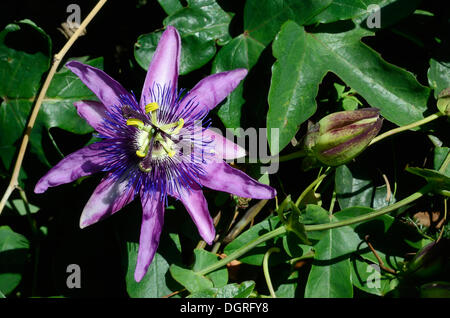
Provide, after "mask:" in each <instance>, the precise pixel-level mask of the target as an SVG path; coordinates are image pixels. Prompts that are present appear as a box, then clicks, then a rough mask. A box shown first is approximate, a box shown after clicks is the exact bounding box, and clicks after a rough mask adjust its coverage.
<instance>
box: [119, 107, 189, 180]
mask: <svg viewBox="0 0 450 318" xmlns="http://www.w3.org/2000/svg"><path fill="white" fill-rule="evenodd" d="M158 108H159V105H158V104H157V103H150V104H148V105H146V106H145V112H146V113H147V114H149V115H150V116H149V117H150V118H151V122H150V123H148V124H145V123H144V122H143V121H142V120H140V119H137V118H128V119H127V125H128V126H134V127H136V128H137V129H138V130H139V133H138V134H137V136H136V143H137V146H138V149H137V150H136V155H137V156H138V157H139V158H150V159H163V158H165V157H167V156H169V157H170V158H172V157H173V156H174V155H175V154H176V152H177V147H176V143H175V142H176V141H177V138H176V137H175V136H176V135H178V134H179V133H180V130H181V129H182V128H183V125H184V120H183V118H180V119H178V121H176V122H174V123H169V124H160V123H159V122H158V120H157V116H156V115H157V114H156V111H157V110H158ZM139 167H140V169H141V170H142V171H144V172H149V171H150V170H151V167H144V166H143V165H142V164H140V165H139Z"/></svg>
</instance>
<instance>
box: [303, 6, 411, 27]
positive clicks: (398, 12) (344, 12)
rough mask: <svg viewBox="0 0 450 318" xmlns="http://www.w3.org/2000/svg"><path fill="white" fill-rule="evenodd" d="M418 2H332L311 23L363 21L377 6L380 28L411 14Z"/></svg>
mask: <svg viewBox="0 0 450 318" xmlns="http://www.w3.org/2000/svg"><path fill="white" fill-rule="evenodd" d="M419 3H420V1H419V0H412V1H411V0H406V1H405V0H364V1H358V0H333V3H331V5H330V6H329V7H328V8H327V9H326V10H324V11H323V12H322V13H321V14H319V15H317V16H316V17H315V18H314V19H312V20H311V22H312V23H331V22H336V21H339V20H347V19H355V20H357V21H362V20H365V19H366V18H367V17H368V16H369V15H370V14H372V12H371V11H369V10H368V9H369V6H370V5H377V6H378V7H379V8H380V9H381V11H380V22H381V27H386V26H388V25H390V24H392V23H394V22H396V21H398V20H400V19H402V18H404V17H405V16H406V15H408V14H410V13H411V12H413V10H414V8H416V7H417V6H418V4H419Z"/></svg>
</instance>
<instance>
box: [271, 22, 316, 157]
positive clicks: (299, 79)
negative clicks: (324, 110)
mask: <svg viewBox="0 0 450 318" xmlns="http://www.w3.org/2000/svg"><path fill="white" fill-rule="evenodd" d="M272 49H273V55H274V57H275V58H277V61H276V62H275V64H274V65H273V67H272V79H271V85H270V90H269V111H268V113H267V129H268V137H267V138H268V140H269V142H270V141H271V140H272V138H271V129H272V128H278V129H279V140H278V142H279V145H278V147H277V148H278V151H281V150H282V149H283V148H284V147H285V146H286V145H288V144H289V142H290V141H291V139H292V138H293V137H294V136H295V134H296V133H297V131H298V129H299V127H300V124H301V123H303V122H304V121H306V120H307V119H308V118H309V117H311V116H312V115H313V114H314V113H315V111H316V108H317V107H316V101H315V97H316V95H317V92H318V89H319V83H320V82H321V81H322V78H323V76H324V75H325V73H324V71H323V70H321V67H320V62H319V61H318V60H317V59H318V56H316V55H315V54H312V52H311V48H310V47H309V46H308V43H307V39H306V33H305V31H304V30H303V28H301V27H300V26H298V24H296V23H295V22H286V23H285V24H284V25H283V27H282V28H281V31H280V33H279V34H278V35H277V37H276V38H275V40H274V42H273V45H272ZM270 147H271V152H272V155H275V154H276V151H275V150H276V149H274V145H270Z"/></svg>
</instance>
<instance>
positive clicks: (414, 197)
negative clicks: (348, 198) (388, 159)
mask: <svg viewBox="0 0 450 318" xmlns="http://www.w3.org/2000/svg"><path fill="white" fill-rule="evenodd" d="M432 188H433V185H432V184H427V185H425V186H424V187H422V188H421V189H419V190H418V191H417V192H415V193H413V194H411V195H410V196H408V197H406V198H404V199H403V200H401V201H398V202H396V203H394V204H391V205H389V206H386V207H384V208H381V209H379V210H376V211H374V212H370V213H367V214H364V215H361V216H357V217H354V218H350V219H347V220H343V221H339V222H332V223H326V224H314V225H305V231H306V232H312V231H323V230H328V229H333V228H338V227H342V226H347V225H352V224H355V223H360V222H364V221H369V220H371V219H374V218H376V217H379V216H381V215H384V214H387V213H389V212H392V211H394V210H396V209H398V208H400V207H402V206H405V205H408V204H410V203H411V202H414V201H415V200H417V199H419V198H421V197H422V196H424V195H425V194H426V193H428V192H430V191H431V190H432ZM286 231H287V230H286V227H285V226H280V227H279V228H276V229H275V230H272V231H270V232H267V233H265V234H263V235H261V236H260V237H257V238H256V239H254V240H253V241H250V242H249V243H248V244H246V245H244V246H242V247H241V248H240V249H238V250H236V251H234V252H233V253H231V254H230V255H228V256H227V257H225V258H223V259H221V260H220V261H218V262H217V263H214V264H212V265H210V266H208V267H205V268H204V269H202V270H201V271H198V272H197V273H198V274H200V275H206V274H208V273H210V272H213V271H215V270H216V269H219V268H221V267H222V266H225V265H226V264H228V263H229V262H231V261H233V260H235V259H237V258H239V257H241V256H242V255H244V254H245V253H247V252H248V251H250V250H251V249H253V248H254V247H256V246H258V245H259V244H261V243H264V242H265V241H268V240H270V239H272V238H275V237H277V236H280V235H283V234H285V233H286Z"/></svg>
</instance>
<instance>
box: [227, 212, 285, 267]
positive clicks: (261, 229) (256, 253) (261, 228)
mask: <svg viewBox="0 0 450 318" xmlns="http://www.w3.org/2000/svg"><path fill="white" fill-rule="evenodd" d="M279 224H280V221H279V218H278V216H273V217H270V218H267V219H265V220H264V221H261V222H259V223H258V224H255V225H254V226H252V227H251V228H250V229H248V230H247V231H245V232H244V233H242V234H241V235H239V236H238V237H237V238H235V239H234V240H233V241H232V242H231V243H230V244H228V245H227V246H226V247H225V249H224V253H225V254H227V255H230V254H231V253H233V252H234V251H236V250H238V249H239V248H241V247H242V246H243V245H246V244H247V243H248V242H250V241H253V240H254V239H256V238H258V237H260V236H261V235H263V234H265V233H267V232H270V231H272V230H274V229H275V228H276V227H277V226H278V225H279ZM269 244H270V243H269V242H263V243H261V244H260V245H258V246H256V247H255V248H253V249H252V250H251V251H249V252H248V253H247V254H245V256H243V257H242V258H240V259H239V260H240V261H241V262H243V263H246V264H250V265H257V266H261V265H262V262H263V258H264V254H265V253H266V251H267V249H268V248H269V246H270V245H269ZM272 259H275V255H274V257H273V258H272Z"/></svg>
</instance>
